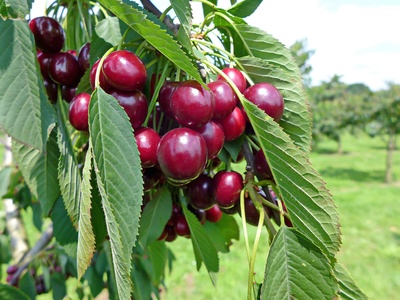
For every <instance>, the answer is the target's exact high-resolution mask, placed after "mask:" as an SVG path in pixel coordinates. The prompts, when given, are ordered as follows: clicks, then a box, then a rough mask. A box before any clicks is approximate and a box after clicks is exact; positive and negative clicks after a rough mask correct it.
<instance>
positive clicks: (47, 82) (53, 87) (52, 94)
mask: <svg viewBox="0 0 400 300" xmlns="http://www.w3.org/2000/svg"><path fill="white" fill-rule="evenodd" d="M43 84H44V87H45V89H46V93H47V97H48V98H49V100H50V102H51V103H56V101H57V84H56V83H55V82H54V81H53V80H51V79H50V78H44V79H43Z"/></svg>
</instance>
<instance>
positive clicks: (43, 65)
mask: <svg viewBox="0 0 400 300" xmlns="http://www.w3.org/2000/svg"><path fill="white" fill-rule="evenodd" d="M53 56H54V53H49V52H43V51H40V50H38V52H37V56H36V57H37V60H38V62H39V66H40V73H41V74H42V76H43V78H46V79H48V78H50V76H49V63H50V60H51V58H52V57H53Z"/></svg>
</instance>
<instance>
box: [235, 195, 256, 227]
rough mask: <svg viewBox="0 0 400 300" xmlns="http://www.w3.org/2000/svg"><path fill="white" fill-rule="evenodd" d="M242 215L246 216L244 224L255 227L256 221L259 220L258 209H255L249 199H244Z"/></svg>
mask: <svg viewBox="0 0 400 300" xmlns="http://www.w3.org/2000/svg"><path fill="white" fill-rule="evenodd" d="M241 211H242V210H241V209H240V208H239V214H240V215H242V214H241ZM244 213H245V215H246V222H247V223H249V224H251V225H254V226H257V225H258V221H259V219H260V212H259V211H258V209H257V208H256V207H255V205H254V203H253V201H252V200H251V199H250V197H245V198H244Z"/></svg>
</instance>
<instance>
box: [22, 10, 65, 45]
mask: <svg viewBox="0 0 400 300" xmlns="http://www.w3.org/2000/svg"><path fill="white" fill-rule="evenodd" d="M29 28H30V29H31V31H32V33H33V36H34V38H35V44H36V47H37V48H38V49H40V50H42V51H44V52H59V51H61V49H62V48H63V47H64V40H65V36H64V29H63V28H62V27H61V25H60V24H59V23H58V22H57V21H56V20H55V19H53V18H50V17H37V18H34V19H32V20H31V21H30V22H29Z"/></svg>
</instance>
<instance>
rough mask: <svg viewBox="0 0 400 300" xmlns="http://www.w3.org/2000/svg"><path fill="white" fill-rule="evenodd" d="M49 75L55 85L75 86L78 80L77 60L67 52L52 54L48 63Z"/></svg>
mask: <svg viewBox="0 0 400 300" xmlns="http://www.w3.org/2000/svg"><path fill="white" fill-rule="evenodd" d="M49 75H50V77H51V79H52V80H53V81H54V82H55V83H58V84H61V85H62V84H63V85H72V86H75V85H77V84H78V82H79V79H80V70H79V65H78V60H77V59H76V57H74V56H73V55H72V54H70V53H67V52H59V53H56V54H54V56H53V57H52V58H51V60H50V63H49Z"/></svg>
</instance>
